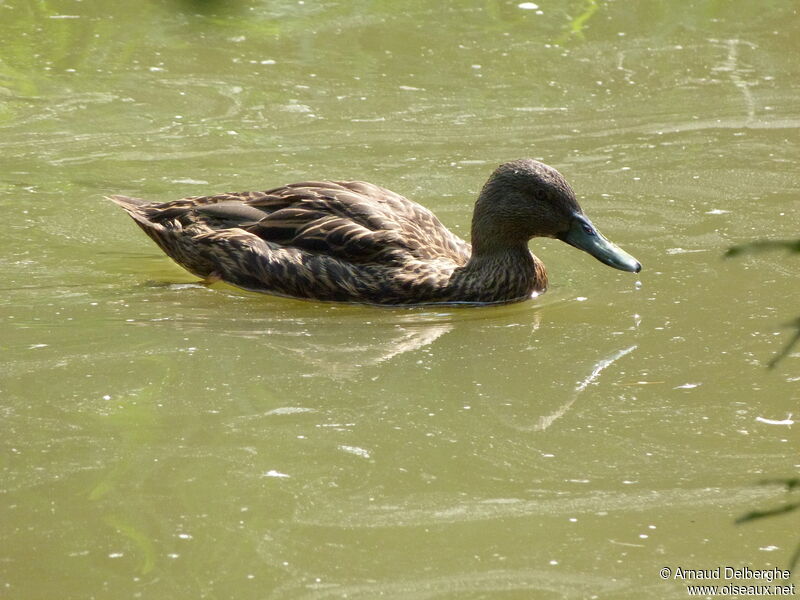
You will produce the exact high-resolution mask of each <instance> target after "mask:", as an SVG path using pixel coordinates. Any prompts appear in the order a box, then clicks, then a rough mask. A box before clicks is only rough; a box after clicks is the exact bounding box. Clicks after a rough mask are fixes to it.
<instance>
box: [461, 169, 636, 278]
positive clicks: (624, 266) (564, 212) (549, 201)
mask: <svg viewBox="0 0 800 600" xmlns="http://www.w3.org/2000/svg"><path fill="white" fill-rule="evenodd" d="M532 237H552V238H558V239H560V240H561V241H563V242H566V243H568V244H569V245H571V246H575V247H576V248H578V249H580V250H583V251H585V252H588V253H589V254H591V255H592V256H594V257H595V258H596V259H597V260H599V261H600V262H602V263H605V264H607V265H608V266H610V267H614V268H615V269H620V270H621V271H631V272H633V273H638V272H639V271H640V270H641V269H642V265H641V264H639V261H637V260H636V259H635V258H633V256H631V255H630V254H628V253H627V252H625V251H624V250H623V249H622V248H620V247H619V246H617V245H616V244H613V243H612V242H610V241H608V240H607V239H606V238H605V237H603V235H602V234H601V233H600V232H599V231H598V230H597V228H596V227H595V226H594V225H592V222H591V221H590V220H589V218H588V217H587V216H586V215H585V214H584V213H583V210H581V207H580V205H579V204H578V201H577V200H576V199H575V192H573V191H572V188H571V187H570V185H569V184H568V183H567V181H566V180H565V179H564V177H562V175H561V173H559V172H558V171H556V170H555V169H554V168H553V167H549V166H547V165H546V164H544V163H540V162H538V161H536V160H533V159H530V158H524V159H520V160H515V161H512V162H507V163H505V164H502V165H500V166H499V167H498V168H497V169H496V170H495V172H494V173H492V176H491V177H490V178H489V180H488V181H487V182H486V185H484V186H483V189H482V190H481V193H480V196H479V197H478V201H477V202H476V203H475V214H474V216H473V220H472V245H473V248H474V251H475V252H491V251H492V250H493V249H498V248H501V247H504V246H506V247H507V246H515V245H518V244H520V243H524V244H527V242H528V240H530V239H531V238H532Z"/></svg>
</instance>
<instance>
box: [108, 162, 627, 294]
mask: <svg viewBox="0 0 800 600" xmlns="http://www.w3.org/2000/svg"><path fill="white" fill-rule="evenodd" d="M108 199H109V200H111V201H113V202H115V203H116V204H118V205H119V206H120V207H122V208H123V209H124V210H125V211H126V212H127V213H128V214H129V215H130V216H131V217H132V218H133V220H134V221H135V222H136V224H137V225H138V226H139V227H140V228H141V229H142V230H144V232H145V233H146V234H147V235H148V236H150V238H151V239H152V240H153V241H154V242H155V243H156V244H157V245H158V246H159V247H160V248H161V249H162V250H163V251H164V252H165V253H166V254H167V255H168V256H169V257H171V258H172V259H173V260H174V261H175V262H177V263H178V264H179V265H180V266H182V267H183V268H185V269H186V270H187V271H189V272H190V273H192V274H194V275H195V276H197V277H199V278H201V282H202V283H204V284H212V283H215V282H218V281H223V282H226V283H228V284H231V285H234V286H237V287H239V288H243V289H245V290H250V291H255V292H263V293H266V294H271V295H276V296H286V297H291V298H299V299H305V300H313V301H322V302H349V303H359V304H372V305H381V306H411V305H430V304H445V305H462V304H465V305H486V304H505V303H511V302H520V301H524V300H527V299H530V298H532V297H534V296H536V295H538V294H541V293H543V292H544V291H545V290H546V289H547V284H548V277H547V271H546V269H545V266H544V264H543V263H542V261H541V260H539V259H538V258H537V257H536V256H535V255H534V254H533V253H532V252H531V251H530V250H529V248H528V242H529V241H530V240H531V239H532V238H534V237H548V238H557V239H559V240H562V241H564V242H566V243H567V244H569V245H571V246H573V247H575V248H578V249H580V250H583V251H585V252H587V253H589V254H590V255H592V256H593V257H595V258H596V259H598V260H599V261H600V262H602V263H604V264H606V265H608V266H610V267H613V268H615V269H619V270H622V271H628V272H633V273H638V272H639V271H640V270H641V264H640V263H639V261H637V260H636V259H635V258H633V256H631V255H630V254H628V253H627V252H625V251H624V250H622V249H621V248H619V247H618V246H616V245H615V244H613V243H612V242H610V241H609V240H608V239H606V238H605V237H604V236H603V235H602V234H601V233H600V232H599V231H598V229H597V228H596V227H595V226H594V225H593V224H592V222H591V221H590V220H589V218H588V217H587V216H586V214H584V212H583V210H582V209H581V207H580V205H579V204H578V201H577V199H576V197H575V192H574V191H573V190H572V188H571V187H570V185H569V184H568V183H567V181H566V180H565V179H564V177H563V176H562V175H561V173H559V172H558V171H557V170H556V169H554V168H553V167H550V166H548V165H546V164H544V163H542V162H539V161H537V160H533V159H530V158H525V159H519V160H514V161H510V162H506V163H504V164H501V165H500V166H499V167H497V168H496V169H495V170H494V172H493V173H492V174H491V176H490V177H489V179H488V180H487V182H486V183H485V185H484V186H483V188H482V189H481V191H480V194H479V195H478V198H477V200H476V202H475V206H474V211H473V216H472V225H471V236H470V242H469V243H468V242H466V241H464V240H463V239H461V238H460V237H458V236H457V235H455V234H454V233H453V232H451V231H450V230H449V229H448V228H447V227H445V226H444V225H443V224H442V222H441V221H440V220H439V219H438V218H437V217H436V216H435V215H434V214H433V213H432V212H431V211H430V210H428V209H427V208H425V207H423V206H421V205H420V204H417V203H416V202H413V201H411V200H409V199H407V198H405V197H404V196H401V195H400V194H397V193H395V192H392V191H390V190H388V189H386V188H383V187H380V186H378V185H374V184H372V183H367V182H364V181H327V180H325V181H304V182H300V183H292V184H289V185H284V186H281V187H276V188H273V189H269V190H266V191H259V192H239V193H227V194H217V195H213V196H190V197H186V198H183V199H180V200H174V201H171V202H165V203H153V202H147V201H145V200H143V199H141V198H132V197H128V196H121V195H113V196H109V197H108Z"/></svg>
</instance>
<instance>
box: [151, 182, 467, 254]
mask: <svg viewBox="0 0 800 600" xmlns="http://www.w3.org/2000/svg"><path fill="white" fill-rule="evenodd" d="M138 210H139V211H141V212H144V213H145V215H146V217H147V219H148V220H150V221H152V222H157V223H162V224H166V223H170V222H171V223H173V224H175V225H177V224H180V226H181V227H182V228H184V229H186V228H190V227H193V226H195V227H198V226H199V227H200V228H201V229H202V231H203V232H207V231H208V230H209V229H211V230H214V231H221V230H225V229H234V228H235V229H240V230H244V231H246V232H248V233H250V234H252V235H255V236H257V237H259V238H261V239H262V240H264V241H265V242H269V243H271V244H277V245H280V246H283V247H286V248H296V249H298V250H301V251H306V252H312V253H315V254H321V255H328V256H331V257H336V258H339V259H341V260H344V261H348V262H352V263H367V262H378V263H383V262H397V261H404V260H407V259H409V258H414V259H417V260H422V261H424V260H433V259H439V258H445V259H450V260H453V261H455V262H456V263H458V264H463V263H464V262H466V260H467V259H468V258H469V252H470V250H469V246H468V244H466V242H464V241H463V240H461V239H460V238H459V237H457V236H456V235H454V234H453V233H452V232H450V231H449V230H448V229H447V228H446V227H445V226H444V225H443V224H442V223H441V221H439V219H438V218H437V217H436V216H435V215H434V214H433V213H432V212H431V211H429V210H428V209H426V208H424V207H422V206H420V205H419V204H417V203H415V202H412V201H410V200H408V199H407V198H405V197H403V196H401V195H399V194H396V193H394V192H392V191H390V190H387V189H384V188H381V187H379V186H376V185H373V184H370V183H365V182H361V181H341V182H334V181H310V182H302V183H295V184H292V185H288V186H283V187H279V188H274V189H271V190H267V191H265V192H244V193H236V194H221V195H216V196H200V197H190V198H184V199H182V200H177V201H175V202H168V203H166V204H159V205H143V206H140V207H138Z"/></svg>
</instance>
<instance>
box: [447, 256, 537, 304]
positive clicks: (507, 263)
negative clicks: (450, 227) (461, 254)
mask: <svg viewBox="0 0 800 600" xmlns="http://www.w3.org/2000/svg"><path fill="white" fill-rule="evenodd" d="M448 287H449V288H450V289H451V291H452V292H453V295H454V297H458V298H459V299H460V300H462V301H465V302H512V301H515V300H524V299H526V298H529V297H530V296H531V295H532V294H533V293H534V292H536V293H541V292H543V291H544V290H545V289H546V288H547V274H546V272H545V268H544V264H542V262H541V261H540V260H539V259H538V258H536V257H535V256H534V255H533V254H531V252H530V250H528V245H527V244H526V243H519V244H514V245H507V246H501V247H493V248H488V249H487V248H483V247H481V246H480V245H478V246H477V247H476V246H473V250H472V256H471V257H470V259H469V261H468V262H467V264H466V265H464V266H463V267H460V268H458V269H456V270H455V272H454V273H453V275H452V277H451V278H450V285H449V286H448Z"/></svg>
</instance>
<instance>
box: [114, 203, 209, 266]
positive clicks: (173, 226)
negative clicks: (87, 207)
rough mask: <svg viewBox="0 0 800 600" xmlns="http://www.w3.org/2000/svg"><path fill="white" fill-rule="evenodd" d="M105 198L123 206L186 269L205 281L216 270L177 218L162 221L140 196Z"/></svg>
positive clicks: (151, 237) (156, 210)
mask: <svg viewBox="0 0 800 600" xmlns="http://www.w3.org/2000/svg"><path fill="white" fill-rule="evenodd" d="M106 198H107V199H109V200H111V201H112V202H114V203H115V204H118V205H119V206H121V207H122V208H123V209H124V210H125V212H127V213H128V214H129V215H130V216H131V218H132V219H133V220H134V221H135V222H136V224H137V225H138V226H139V227H140V228H141V229H142V230H143V231H144V232H145V233H146V234H147V235H148V236H149V237H150V239H152V240H153V241H154V242H155V243H156V244H158V246H159V248H161V249H162V250H163V251H164V252H165V253H166V254H167V256H169V257H170V258H172V259H173V260H174V261H175V262H177V263H178V264H179V265H181V266H182V267H183V268H184V269H186V270H187V271H189V272H191V273H194V274H195V275H197V276H198V277H200V278H203V279H206V280H208V279H209V277H210V276H211V275H212V274H213V273H214V272H215V266H214V264H213V262H211V261H209V260H208V258H207V257H206V256H205V255H204V254H203V253H202V251H201V248H200V247H199V246H198V245H197V244H196V243H195V242H194V241H193V239H192V235H186V233H185V231H184V229H183V227H182V226H181V224H180V223H179V222H178V221H177V220H172V219H168V220H167V221H166V222H163V223H162V222H160V221H159V220H158V219H157V218H153V217H154V216H157V215H158V209H157V208H156V207H154V206H153V205H151V203H150V202H148V201H147V200H143V199H141V198H130V197H128V196H119V195H114V196H106ZM154 212H155V215H154Z"/></svg>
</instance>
